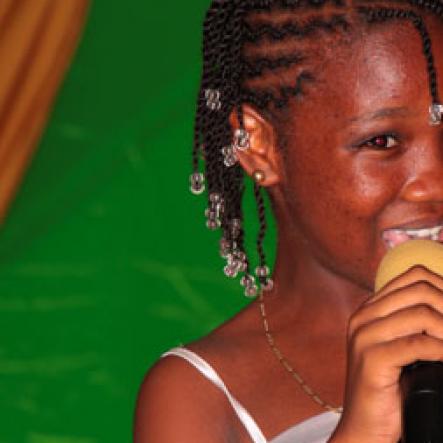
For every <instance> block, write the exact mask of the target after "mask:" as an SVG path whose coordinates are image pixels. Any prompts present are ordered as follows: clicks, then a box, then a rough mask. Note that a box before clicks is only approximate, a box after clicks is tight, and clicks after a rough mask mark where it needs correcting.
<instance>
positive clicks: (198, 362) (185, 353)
mask: <svg viewBox="0 0 443 443" xmlns="http://www.w3.org/2000/svg"><path fill="white" fill-rule="evenodd" d="M168 355H175V356H176V357H181V358H183V359H185V360H186V361H188V362H189V363H190V364H191V365H192V366H194V367H195V368H196V369H197V370H198V371H200V372H201V373H202V374H203V375H204V376H205V377H206V378H207V379H208V380H210V381H212V383H214V384H215V385H216V386H217V387H218V388H219V389H220V390H221V391H222V392H223V393H224V394H225V395H226V397H227V398H228V400H229V403H231V405H232V407H233V408H234V411H235V413H236V414H237V416H238V418H239V419H240V421H241V422H242V423H243V425H244V427H245V428H246V430H247V431H248V433H249V435H250V437H251V439H252V441H253V443H266V438H265V436H264V435H263V433H262V432H261V430H260V428H259V427H258V425H257V423H255V421H254V419H253V418H252V417H251V416H250V415H249V413H248V412H247V411H246V409H245V408H244V407H243V406H242V405H241V404H240V403H239V402H238V401H237V400H236V399H235V398H234V397H233V396H232V395H231V393H230V392H229V391H228V388H227V387H226V385H225V384H224V383H223V380H222V379H221V378H220V376H219V375H218V374H217V372H216V371H215V369H214V368H213V367H212V366H211V365H210V364H209V363H208V362H206V361H205V360H203V359H202V358H201V357H200V356H199V355H197V354H196V353H194V352H192V351H190V350H189V349H186V348H174V349H171V350H170V351H168V352H166V353H165V354H163V355H162V357H166V356H168Z"/></svg>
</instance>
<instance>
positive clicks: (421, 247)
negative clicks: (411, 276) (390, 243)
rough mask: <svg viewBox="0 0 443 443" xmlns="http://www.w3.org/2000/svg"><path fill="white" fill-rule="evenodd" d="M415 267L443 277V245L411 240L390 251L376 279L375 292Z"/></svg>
mask: <svg viewBox="0 0 443 443" xmlns="http://www.w3.org/2000/svg"><path fill="white" fill-rule="evenodd" d="M415 265H423V266H424V267H426V268H428V269H429V270H430V271H432V272H434V273H435V274H439V275H441V276H443V244H441V243H438V242H437V241H433V240H409V241H407V242H404V243H401V244H400V245H398V246H396V247H395V248H392V249H390V250H389V251H388V252H387V254H386V255H385V256H384V257H383V260H382V261H381V262H380V265H379V267H378V271H377V276H376V277H375V287H374V289H375V292H377V291H379V290H380V289H381V288H383V286H385V285H386V283H389V282H390V281H391V280H393V279H394V278H395V277H397V276H399V275H401V274H403V273H404V272H406V271H407V270H408V269H410V268H412V267H413V266H415Z"/></svg>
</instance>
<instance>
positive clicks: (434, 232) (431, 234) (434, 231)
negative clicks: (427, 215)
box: [401, 225, 443, 240]
mask: <svg viewBox="0 0 443 443" xmlns="http://www.w3.org/2000/svg"><path fill="white" fill-rule="evenodd" d="M442 229H443V225H440V226H435V227H433V228H424V229H404V230H401V231H402V232H405V233H406V234H408V235H409V236H410V237H414V238H431V239H432V240H438V236H439V234H440V231H441V230H442Z"/></svg>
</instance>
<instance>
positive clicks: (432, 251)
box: [375, 240, 443, 443]
mask: <svg viewBox="0 0 443 443" xmlns="http://www.w3.org/2000/svg"><path fill="white" fill-rule="evenodd" d="M417 264H419V265H422V266H425V267H426V268H427V269H429V270H431V271H432V272H434V273H435V274H437V275H440V276H442V275H443V245H442V244H440V243H436V242H433V241H429V240H418V241H417V240H416V241H408V242H406V243H403V244H401V245H400V246H398V247H397V248H394V249H392V250H390V251H389V252H388V254H386V256H385V257H384V259H383V260H382V262H381V264H380V267H379V270H378V273H377V277H376V280H375V290H376V291H378V290H380V289H381V288H382V287H383V286H385V285H386V284H387V283H389V281H391V280H393V279H394V278H395V277H397V276H399V275H401V274H403V273H404V272H406V271H407V270H408V269H409V268H411V267H412V266H414V265H417ZM424 333H425V332H424ZM400 387H401V393H402V409H403V411H402V440H401V441H402V443H421V442H423V443H442V442H443V363H442V362H429V361H418V362H415V363H412V364H410V365H408V366H406V367H404V368H403V372H402V375H401V378H400Z"/></svg>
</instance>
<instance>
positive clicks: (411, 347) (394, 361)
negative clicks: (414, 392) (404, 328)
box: [361, 334, 443, 382]
mask: <svg viewBox="0 0 443 443" xmlns="http://www.w3.org/2000/svg"><path fill="white" fill-rule="evenodd" d="M417 360H425V361H443V341H442V340H439V339H438V338H435V337H431V336H428V335H423V334H416V335H410V336H408V337H402V338H398V339H395V340H392V341H390V342H384V343H381V344H378V345H374V346H373V347H372V348H370V349H368V350H367V351H366V352H365V353H364V355H363V356H362V362H361V364H362V368H363V371H364V372H366V373H367V374H368V375H371V374H372V376H371V378H374V375H377V379H378V380H380V381H382V380H385V381H386V382H388V381H389V380H391V381H393V380H395V382H397V380H398V376H399V374H400V371H401V369H402V368H403V366H405V365H408V364H411V363H414V362H415V361H417Z"/></svg>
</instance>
